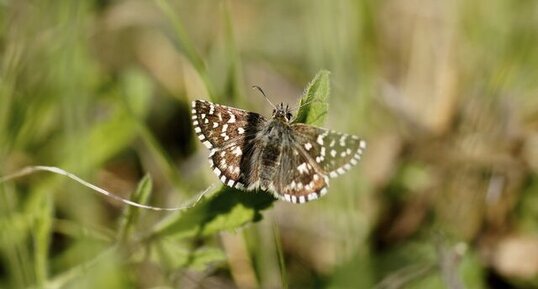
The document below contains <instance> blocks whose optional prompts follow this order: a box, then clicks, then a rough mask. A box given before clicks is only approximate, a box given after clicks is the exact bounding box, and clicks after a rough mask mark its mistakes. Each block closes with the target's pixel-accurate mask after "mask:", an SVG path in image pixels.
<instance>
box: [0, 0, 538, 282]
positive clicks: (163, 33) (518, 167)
mask: <svg viewBox="0 0 538 289" xmlns="http://www.w3.org/2000/svg"><path fill="white" fill-rule="evenodd" d="M0 18H1V20H2V21H1V25H2V29H1V30H0V160H1V162H0V175H1V176H4V175H8V174H10V173H13V172H16V171H17V170H19V169H20V168H22V167H25V166H29V165H51V166H57V167H60V168H62V169H65V170H67V171H69V172H72V173H75V174H76V175H78V176H80V177H82V178H84V179H86V180H89V181H91V182H92V183H94V184H96V185H98V186H100V187H103V188H105V189H107V190H109V191H111V192H114V193H115V194H117V195H120V196H122V197H125V198H130V199H132V200H136V201H138V202H141V203H146V204H151V205H155V206H163V207H173V206H178V205H180V204H187V203H188V202H189V201H190V200H191V199H192V197H193V196H196V195H197V194H198V193H199V192H201V191H203V190H204V189H205V188H207V187H208V186H209V185H211V184H218V183H219V181H218V180H217V178H215V176H214V175H213V173H212V172H211V171H210V169H209V165H208V163H207V162H206V160H205V159H206V157H207V150H206V149H204V148H203V146H201V145H200V143H199V142H198V140H197V139H196V138H195V137H194V134H193V131H192V126H191V124H190V103H191V101H192V100H194V99H210V100H212V101H214V102H217V103H222V104H227V105H232V106H236V107H241V108H244V109H248V110H252V111H257V112H260V113H264V114H266V115H268V114H269V112H270V110H271V108H270V107H269V105H268V104H267V103H266V102H265V101H264V99H263V98H262V97H260V96H258V95H257V93H255V92H253V91H251V90H250V87H251V86H252V85H259V86H261V87H263V89H264V90H265V92H266V93H268V94H269V95H270V98H271V99H272V101H273V102H280V101H284V102H286V103H289V104H291V105H296V104H297V103H298V102H299V98H300V96H301V95H302V94H303V91H304V90H305V89H306V88H307V85H308V84H309V83H310V81H311V80H312V79H314V77H315V76H316V74H317V73H318V72H319V71H322V70H323V69H326V70H328V71H330V72H331V74H330V81H331V86H330V87H331V89H330V97H329V98H327V97H328V95H329V89H328V84H327V86H326V87H325V86H324V85H316V83H314V84H315V85H312V86H310V89H308V90H307V92H308V93H307V95H308V94H309V93H313V95H314V94H316V93H317V94H316V95H318V96H317V97H321V99H325V98H327V101H328V103H329V110H328V112H327V113H326V114H325V110H323V111H322V113H323V115H322V116H320V117H321V118H318V117H315V116H311V115H308V113H309V112H308V111H304V112H302V113H301V114H300V119H301V120H302V121H305V122H308V123H316V124H318V125H323V126H325V127H328V128H331V129H334V130H338V131H343V132H348V133H353V134H357V135H360V136H361V137H364V138H365V139H366V140H367V141H368V149H367V151H366V153H365V157H364V159H363V161H362V162H361V163H360V164H359V165H358V166H357V167H356V168H353V169H352V170H351V171H349V172H348V173H347V174H346V175H344V176H342V177H339V178H338V179H335V180H333V181H332V183H331V187H330V190H329V194H328V195H327V196H325V197H323V198H322V199H320V200H317V201H314V202H310V203H307V204H304V205H295V204H289V203H285V202H282V201H276V202H274V201H273V199H272V197H271V196H269V195H268V194H264V193H261V192H256V193H245V192H240V191H235V190H231V189H226V188H225V187H220V185H219V186H217V187H216V189H215V190H214V191H212V192H211V194H210V195H209V196H206V198H204V199H203V200H202V201H201V202H200V203H199V204H197V205H195V206H194V207H193V208H191V209H188V210H186V211H183V212H180V213H166V212H154V211H148V210H141V209H135V208H132V207H126V206H125V205H123V204H121V203H118V202H117V201H115V200H112V199H110V198H105V197H103V196H102V195H98V194H95V193H94V192H93V191H91V190H89V189H88V188H86V187H83V186H81V185H79V184H77V183H75V182H72V181H71V180H69V179H67V178H65V177H62V176H57V175H53V174H48V173H38V174H34V175H31V176H28V177H25V178H21V179H17V180H14V181H9V182H4V183H1V184H0V232H1V233H0V288H331V289H332V288H378V289H380V288H451V289H452V288H538V174H537V172H538V81H537V79H538V49H537V47H538V2H537V1H534V0H521V1H509V0H487V1H486V0H471V1H414V0H412V1H394V0H388V1H373V0H363V1H359V0H335V1H328V0H316V1H307V0H299V1H283V0H277V1H260V0H251V1H247V0H199V1H187V0H177V1H176V0H152V1H142V0H117V1H114V0H94V1H90V0H88V1H72V0H54V1H52V0H41V1H37V0H33V1H32V0H18V1H9V0H5V1H0ZM321 75H325V76H321V77H322V78H323V79H322V80H324V81H325V80H328V79H329V78H328V77H329V76H328V74H326V73H322V74H321ZM318 77H319V75H318ZM318 79H319V78H318ZM318 84H319V83H318ZM325 104H326V103H325V102H323V103H322V104H321V108H325ZM314 111H315V110H314ZM318 112H319V111H318ZM322 118H326V121H325V122H324V123H323V124H322V122H321V119H322ZM149 176H151V177H149Z"/></svg>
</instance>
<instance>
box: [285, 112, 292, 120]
mask: <svg viewBox="0 0 538 289" xmlns="http://www.w3.org/2000/svg"><path fill="white" fill-rule="evenodd" d="M292 116H293V115H292V114H291V112H288V113H286V118H287V119H288V120H289V119H291V117H292Z"/></svg>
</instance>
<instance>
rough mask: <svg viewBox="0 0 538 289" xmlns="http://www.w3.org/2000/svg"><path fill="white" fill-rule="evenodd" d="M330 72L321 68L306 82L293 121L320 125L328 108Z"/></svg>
mask: <svg viewBox="0 0 538 289" xmlns="http://www.w3.org/2000/svg"><path fill="white" fill-rule="evenodd" d="M329 75H330V72H329V71H327V70H322V71H320V72H318V74H316V76H315V77H314V79H313V80H312V81H311V82H310V83H309V84H308V86H307V87H306V90H305V92H304V96H303V97H302V98H301V101H300V102H299V105H300V108H299V111H298V112H297V117H296V118H295V122H297V123H307V124H311V125H318V126H320V125H322V124H323V122H324V120H325V117H326V116H327V112H328V110H329V103H328V98H329V93H330V79H329Z"/></svg>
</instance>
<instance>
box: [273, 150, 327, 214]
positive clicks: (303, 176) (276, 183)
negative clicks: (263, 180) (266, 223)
mask: <svg viewBox="0 0 538 289" xmlns="http://www.w3.org/2000/svg"><path fill="white" fill-rule="evenodd" d="M282 143H283V146H282V155H281V158H280V165H279V168H278V170H277V172H276V173H275V176H274V180H273V187H272V190H270V191H271V192H272V193H273V194H274V195H275V197H277V198H279V199H282V200H285V201H288V202H292V203H304V202H307V201H311V200H315V199H317V198H319V197H321V196H323V195H324V194H326V193H327V187H328V185H329V178H328V177H327V176H326V175H325V174H323V173H322V172H320V169H319V167H318V166H317V165H316V164H315V162H314V161H313V160H312V159H311V158H309V157H308V154H307V153H305V152H304V150H303V149H302V148H301V147H300V146H299V145H298V143H296V142H294V141H293V139H291V140H290V141H283V142H282Z"/></svg>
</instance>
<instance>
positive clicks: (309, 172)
mask: <svg viewBox="0 0 538 289" xmlns="http://www.w3.org/2000/svg"><path fill="white" fill-rule="evenodd" d="M192 113H193V117H192V119H193V125H194V130H195V132H196V134H197V136H198V138H199V139H200V141H202V143H203V144H204V145H205V146H206V147H207V148H209V150H210V153H209V162H210V164H211V167H212V169H213V171H214V172H215V174H216V175H217V176H218V177H219V179H220V180H221V181H222V182H223V183H224V184H226V185H228V186H230V187H235V188H238V189H246V190H248V191H250V190H256V189H261V190H264V191H269V192H271V193H272V194H273V195H274V196H275V197H277V198H279V199H282V200H286V201H289V202H293V203H304V202H306V201H310V200H313V199H317V198H319V197H320V196H322V195H324V194H325V193H326V192H327V187H328V185H329V177H334V176H337V175H340V174H342V173H344V172H345V171H347V170H349V169H350V168H351V165H354V164H356V163H357V161H358V160H359V159H360V156H361V154H362V152H363V150H364V149H365V147H366V143H365V142H364V140H361V139H359V138H358V137H356V136H352V135H347V134H341V133H337V132H334V131H329V130H325V129H322V128H317V127H314V126H310V125H305V124H299V123H293V122H292V114H291V111H290V109H289V107H288V106H286V107H284V105H283V104H280V105H278V106H276V107H275V110H274V111H273V115H272V117H271V119H270V120H267V119H265V118H264V117H263V116H262V115H260V114H257V113H254V112H248V111H245V110H241V109H237V108H233V107H228V106H223V105H219V104H213V103H210V102H207V101H202V100H196V101H193V110H192Z"/></svg>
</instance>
